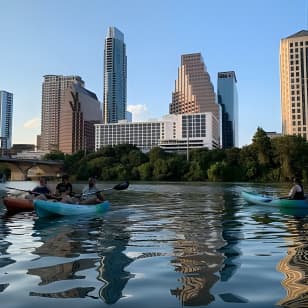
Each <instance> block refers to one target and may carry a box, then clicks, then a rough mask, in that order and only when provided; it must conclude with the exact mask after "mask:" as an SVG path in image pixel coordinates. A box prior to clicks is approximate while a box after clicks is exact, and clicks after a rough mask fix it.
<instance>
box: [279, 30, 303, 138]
mask: <svg viewBox="0 0 308 308" xmlns="http://www.w3.org/2000/svg"><path fill="white" fill-rule="evenodd" d="M280 97H281V112H282V134H283V135H300V136H302V137H304V138H305V139H306V140H307V119H308V31H306V30H302V31H299V32H297V33H295V34H293V35H291V36H288V37H287V38H284V39H282V40H281V41H280Z"/></svg>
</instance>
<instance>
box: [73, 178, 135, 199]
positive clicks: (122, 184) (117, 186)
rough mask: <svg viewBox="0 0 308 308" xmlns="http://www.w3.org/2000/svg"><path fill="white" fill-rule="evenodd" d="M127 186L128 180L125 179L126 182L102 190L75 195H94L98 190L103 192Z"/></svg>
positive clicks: (122, 188)
mask: <svg viewBox="0 0 308 308" xmlns="http://www.w3.org/2000/svg"><path fill="white" fill-rule="evenodd" d="M128 186H129V182H128V181H126V182H123V183H119V184H117V185H115V186H113V187H111V188H105V189H102V190H98V191H93V192H89V193H86V194H81V195H79V196H76V197H79V198H80V197H84V196H88V195H94V194H97V193H100V192H103V191H108V190H124V189H126V188H127V187H128Z"/></svg>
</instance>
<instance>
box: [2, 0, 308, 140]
mask: <svg viewBox="0 0 308 308" xmlns="http://www.w3.org/2000/svg"><path fill="white" fill-rule="evenodd" d="M0 12H1V15H0V42H1V43H0V90H6V91H9V92H13V94H14V114H13V143H36V135H37V134H39V133H40V117H41V87H42V81H43V76H44V75H46V74H59V75H80V76H81V77H82V78H83V80H84V81H85V83H86V87H87V88H88V89H89V90H91V91H93V92H95V93H96V94H97V96H98V98H99V100H102V97H103V52H104V39H105V36H106V32H107V28H108V27H109V26H116V27H117V28H119V29H120V30H121V31H122V32H123V33H124V36H125V43H126V48H127V62H128V83H127V96H128V101H127V103H128V106H129V109H130V110H133V120H135V121H136V120H146V119H158V118H161V116H163V115H165V114H168V112H169V103H170V102H171V98H172V91H173V90H174V81H175V80H176V78H177V69H178V67H179V65H180V58H181V55H182V54H185V53H195V52H200V53H201V54H202V56H203V59H204V62H205V65H206V67H207V70H208V72H209V74H210V77H211V81H212V83H213V85H214V88H215V91H216V90H217V73H218V72H221V71H229V70H234V71H235V73H236V76H237V80H238V84H237V86H238V93H239V143H240V144H239V145H240V146H243V145H245V144H249V143H250V142H251V138H252V136H253V134H254V133H255V132H256V130H257V127H258V126H260V127H262V128H263V129H265V130H266V131H276V132H280V131H281V110H280V86H279V44H280V40H281V39H282V38H285V37H287V36H289V35H291V34H294V33H296V32H298V31H300V30H303V29H307V18H308V17H307V15H308V9H307V0H250V1H247V0H233V1H230V0H211V1H210V0H189V1H180V0H149V1H146V0H143V1H142V0H113V1H110V0H108V1H107V0H0Z"/></svg>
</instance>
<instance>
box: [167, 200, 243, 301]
mask: <svg viewBox="0 0 308 308" xmlns="http://www.w3.org/2000/svg"><path fill="white" fill-rule="evenodd" d="M232 202H233V199H232V195H231V194H227V195H226V196H224V197H223V198H222V199H221V200H220V201H216V202H210V201H209V202H206V204H203V206H204V207H203V209H202V210H201V211H202V212H201V213H198V212H197V210H196V209H195V208H194V211H195V213H194V214H192V212H190V213H189V211H190V209H189V208H186V210H185V208H183V213H182V214H181V215H179V217H178V218H177V219H180V220H181V221H180V222H178V224H180V225H181V227H182V230H183V234H182V236H183V237H184V239H182V240H178V241H176V243H175V245H174V254H175V256H176V258H175V259H174V260H173V261H172V264H173V265H174V267H175V270H176V271H178V272H181V273H182V274H183V276H182V277H181V279H180V283H181V287H177V288H176V289H172V290H171V294H172V295H175V296H176V297H178V298H179V300H180V301H181V303H182V304H183V305H187V306H201V305H204V306H205V305H208V304H210V303H211V302H212V301H214V299H215V298H214V296H213V295H212V294H211V293H210V290H211V288H212V287H213V286H214V284H215V283H216V282H217V281H218V280H219V279H221V280H228V279H229V278H230V277H231V276H232V275H233V274H234V273H235V271H236V267H237V266H239V265H238V264H237V263H236V262H234V261H235V259H236V258H237V257H238V256H239V255H240V252H239V251H238V249H236V244H237V242H238V240H237V236H238V235H236V232H237V231H238V230H240V227H241V226H240V225H239V224H238V223H237V222H236V217H235V212H236V210H235V207H234V206H233V204H232ZM186 211H187V212H186ZM184 212H185V213H184ZM192 215H193V217H192ZM225 221H227V223H225ZM228 221H232V225H231V224H229V223H228ZM235 225H236V226H235ZM235 227H237V228H238V229H237V228H235ZM185 230H187V232H185ZM231 295H232V294H231ZM231 295H230V296H228V300H230V298H231ZM233 297H234V298H237V297H236V296H233ZM221 298H222V299H223V297H221Z"/></svg>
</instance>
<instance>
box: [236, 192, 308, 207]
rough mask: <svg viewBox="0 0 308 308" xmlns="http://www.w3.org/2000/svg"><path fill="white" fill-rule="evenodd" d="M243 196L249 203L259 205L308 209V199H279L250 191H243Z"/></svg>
mask: <svg viewBox="0 0 308 308" xmlns="http://www.w3.org/2000/svg"><path fill="white" fill-rule="evenodd" d="M241 195H242V197H243V198H244V199H245V200H246V201H247V202H249V203H252V204H259V205H274V206H279V207H281V208H301V209H305V208H306V209H308V201H307V199H304V200H293V199H279V198H274V197H271V196H264V195H258V194H254V193H251V192H248V191H242V192H241Z"/></svg>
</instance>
